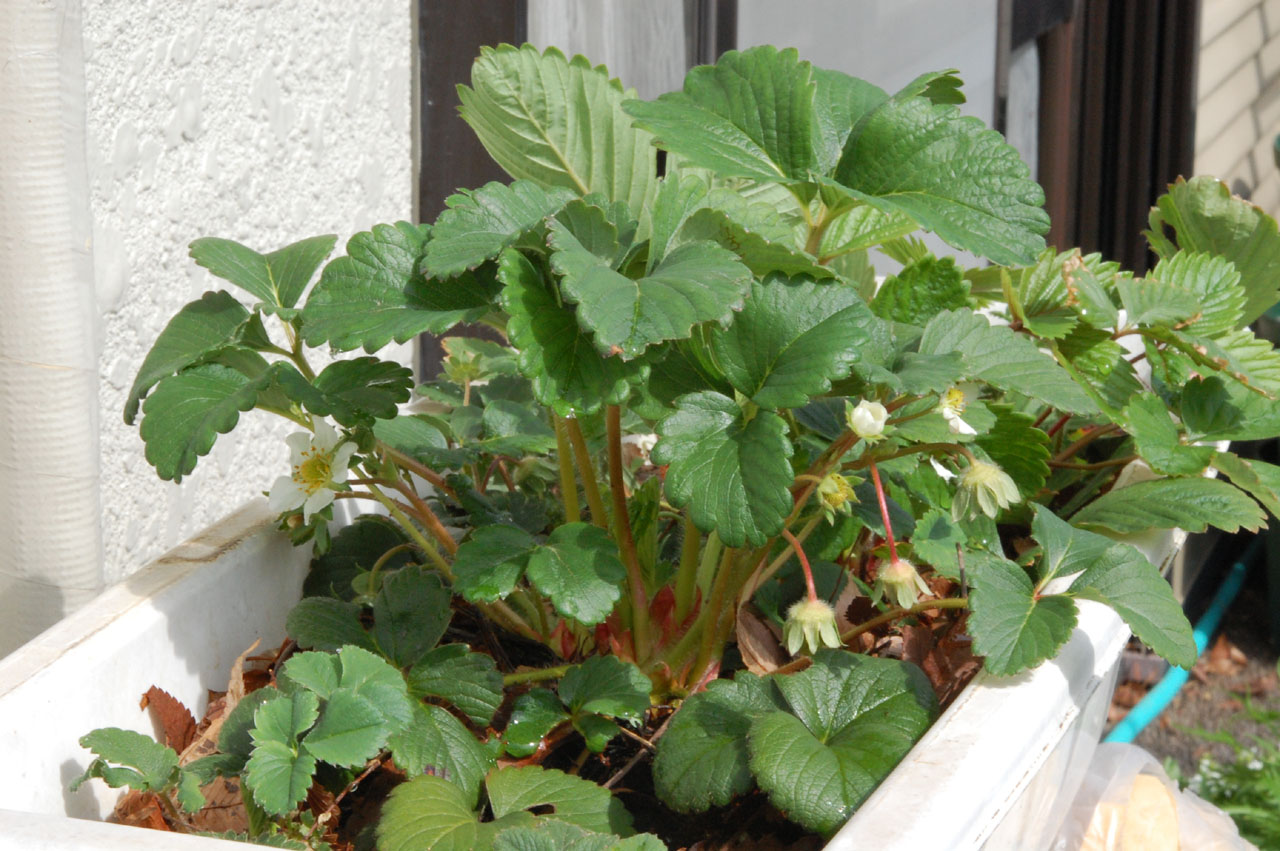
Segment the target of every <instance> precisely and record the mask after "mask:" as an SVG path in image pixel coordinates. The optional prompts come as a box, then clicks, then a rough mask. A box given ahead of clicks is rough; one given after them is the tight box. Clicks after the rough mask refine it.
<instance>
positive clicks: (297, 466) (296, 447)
mask: <svg viewBox="0 0 1280 851" xmlns="http://www.w3.org/2000/svg"><path fill="white" fill-rule="evenodd" d="M315 428H316V431H315V434H314V435H312V434H308V433H307V432H305V431H300V432H295V433H294V434H291V435H289V436H288V437H286V438H285V443H287V444H289V464H290V466H291V467H292V468H293V469H292V472H291V473H290V474H289V475H287V476H281V477H280V478H278V479H276V482H275V484H274V485H272V486H271V495H270V497H268V502H269V503H270V506H271V510H272V511H296V510H297V509H299V508H301V509H302V520H303V522H304V523H309V522H311V515H313V514H315V513H316V512H317V511H320V510H322V509H323V508H324V507H325V506H327V505H329V504H330V503H331V502H333V499H334V492H335V491H336V490H337V488H338V487H339V486H341V485H342V484H343V483H345V482H346V480H347V466H348V465H349V464H350V463H351V456H352V455H353V454H354V453H355V451H356V445H355V444H354V443H353V442H351V441H349V440H348V441H345V442H343V443H342V445H338V433H337V432H336V431H335V430H334V428H333V426H331V425H329V424H328V423H327V422H325V421H324V420H321V419H317V420H316V421H315Z"/></svg>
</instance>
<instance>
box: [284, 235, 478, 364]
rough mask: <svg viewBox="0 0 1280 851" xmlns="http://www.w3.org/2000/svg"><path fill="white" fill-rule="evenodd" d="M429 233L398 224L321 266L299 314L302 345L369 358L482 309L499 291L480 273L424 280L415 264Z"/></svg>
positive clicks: (353, 243)
mask: <svg viewBox="0 0 1280 851" xmlns="http://www.w3.org/2000/svg"><path fill="white" fill-rule="evenodd" d="M429 233H430V228H428V227H426V226H425V225H424V226H422V227H414V226H413V225H410V224H407V223H405V222H398V223H396V224H395V225H375V226H374V228H373V230H371V231H364V232H362V233H358V234H356V235H355V236H353V237H351V239H350V240H349V241H348V242H347V254H346V256H345V257H339V258H338V259H336V260H334V261H332V262H331V263H329V265H327V266H325V267H324V272H323V273H321V275H320V281H319V283H317V284H316V286H315V289H314V290H312V292H311V295H310V296H309V297H308V299H307V304H306V307H304V308H303V309H302V322H303V328H302V336H303V339H305V340H306V342H307V345H310V346H318V345H320V344H322V343H328V344H329V345H330V346H332V347H333V348H335V349H338V350H340V351H347V350H349V349H355V348H359V347H361V346H363V347H364V350H365V351H367V352H374V351H377V350H378V349H380V348H382V347H383V346H385V345H386V344H387V343H388V342H390V341H391V340H395V341H396V342H397V343H403V342H405V341H406V340H409V339H412V338H413V337H415V336H417V335H418V334H421V333H422V332H424V331H430V332H432V333H436V334H440V333H443V332H445V331H447V330H449V329H450V328H452V327H453V326H454V325H456V324H457V323H459V322H466V321H470V320H473V319H477V318H479V317H480V316H482V315H483V314H484V313H485V312H486V311H488V310H489V307H490V305H491V303H492V301H493V298H494V296H495V295H496V293H497V285H496V283H495V282H494V281H493V280H492V276H491V275H490V274H488V273H487V272H486V271H485V270H480V271H479V272H476V273H474V274H473V273H470V272H467V273H463V274H462V275H461V276H460V277H458V278H454V279H451V280H444V279H439V278H425V277H423V275H422V272H421V271H420V269H419V264H420V263H421V261H422V258H423V255H424V254H425V253H426V246H427V239H428V234H429Z"/></svg>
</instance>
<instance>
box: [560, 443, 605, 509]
mask: <svg viewBox="0 0 1280 851" xmlns="http://www.w3.org/2000/svg"><path fill="white" fill-rule="evenodd" d="M564 425H565V430H566V431H568V432H569V444H570V445H571V446H572V447H573V460H574V461H575V462H577V465H578V475H579V476H580V477H581V478H582V490H583V492H584V493H585V494H586V495H587V507H588V508H590V509H591V522H592V523H594V524H596V525H597V526H599V527H600V528H601V529H608V528H609V514H608V512H607V511H605V508H604V500H603V499H601V498H600V486H599V485H598V484H596V471H595V467H594V466H592V464H591V453H590V452H589V451H588V450H587V440H586V438H584V437H583V436H582V427H581V426H579V425H578V421H577V419H572V418H566V419H565V421H564Z"/></svg>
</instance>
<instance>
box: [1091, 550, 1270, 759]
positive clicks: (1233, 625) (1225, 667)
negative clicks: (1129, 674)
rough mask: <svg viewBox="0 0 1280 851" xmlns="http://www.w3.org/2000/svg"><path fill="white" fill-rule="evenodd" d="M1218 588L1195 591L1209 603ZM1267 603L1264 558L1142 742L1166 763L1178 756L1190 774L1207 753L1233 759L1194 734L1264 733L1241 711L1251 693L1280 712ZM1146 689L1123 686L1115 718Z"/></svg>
mask: <svg viewBox="0 0 1280 851" xmlns="http://www.w3.org/2000/svg"><path fill="white" fill-rule="evenodd" d="M1222 566H1225V564H1224V565H1222ZM1206 570H1207V569H1206ZM1214 590H1216V583H1214V584H1212V585H1211V586H1210V587H1209V589H1208V591H1207V592H1206V593H1204V594H1201V593H1200V589H1196V590H1195V591H1194V592H1193V593H1194V594H1195V596H1196V597H1197V598H1198V599H1201V598H1202V599H1204V600H1206V601H1207V598H1208V596H1209V595H1211V594H1212V593H1213V591H1214ZM1202 605H1203V604H1202ZM1267 605H1268V604H1267V587H1266V568H1265V565H1264V564H1263V563H1262V560H1261V558H1260V559H1259V560H1258V562H1257V563H1255V564H1254V565H1253V567H1252V568H1251V570H1250V573H1249V577H1248V579H1247V581H1246V583H1245V586H1244V588H1243V589H1242V590H1241V592H1240V595H1239V596H1238V597H1237V598H1236V600H1235V602H1234V603H1233V604H1232V606H1231V608H1230V610H1228V612H1227V616H1226V617H1225V618H1224V620H1223V625H1222V628H1221V629H1220V630H1219V633H1218V637H1217V639H1216V640H1215V641H1214V643H1213V644H1211V646H1210V649H1209V651H1208V652H1206V653H1205V654H1204V655H1203V656H1202V657H1201V658H1200V662H1199V663H1198V664H1197V665H1196V667H1195V669H1194V670H1193V671H1192V674H1191V677H1190V678H1189V679H1188V681H1187V684H1186V685H1185V686H1183V688H1182V690H1181V691H1180V692H1179V693H1178V695H1177V697H1175V698H1174V699H1173V701H1172V702H1171V703H1170V704H1169V706H1168V707H1167V708H1166V709H1165V711H1164V712H1163V713H1162V714H1161V715H1160V717H1159V718H1157V719H1156V720H1155V721H1154V722H1152V723H1151V724H1150V725H1148V726H1147V728H1146V729H1145V730H1143V731H1142V733H1141V734H1140V735H1139V736H1138V738H1137V741H1136V744H1138V745H1139V746H1141V747H1143V748H1146V749H1147V750H1148V751H1150V752H1151V753H1153V754H1155V755H1156V757H1158V758H1160V759H1164V758H1165V757H1172V758H1173V759H1174V760H1176V761H1177V762H1178V764H1179V766H1180V767H1181V768H1182V771H1183V772H1184V774H1185V775H1190V774H1191V773H1192V772H1193V771H1194V770H1195V767H1196V764H1197V763H1198V762H1199V760H1200V758H1201V756H1202V755H1204V754H1206V753H1211V752H1212V753H1214V754H1215V755H1216V756H1217V757H1218V758H1219V759H1221V760H1224V761H1229V760H1230V759H1231V750H1230V748H1229V747H1228V746H1226V745H1221V744H1211V743H1207V742H1205V741H1204V740H1203V739H1201V738H1198V737H1197V736H1195V735H1194V734H1193V733H1192V732H1191V730H1194V729H1197V728H1200V729H1205V730H1212V731H1218V730H1228V731H1230V732H1231V733H1232V734H1234V735H1235V736H1236V737H1237V738H1239V739H1241V740H1243V741H1248V740H1249V736H1250V735H1251V734H1254V733H1259V732H1262V731H1263V730H1264V728H1262V727H1261V726H1260V725H1258V724H1256V723H1255V722H1253V721H1252V720H1250V719H1249V718H1248V716H1247V715H1246V714H1245V713H1243V712H1241V711H1240V710H1241V708H1242V707H1243V703H1244V696H1245V695H1248V697H1249V700H1250V701H1251V702H1252V704H1253V705H1254V706H1256V707H1262V708H1267V709H1273V710H1280V683H1278V682H1277V677H1276V657H1277V654H1276V650H1275V649H1274V647H1273V646H1272V645H1271V641H1270V635H1269V626H1268V617H1267ZM1145 690H1146V686H1142V685H1140V684H1133V683H1130V684H1121V686H1120V687H1119V688H1118V689H1117V693H1116V700H1115V702H1114V703H1113V706H1112V718H1113V720H1114V719H1115V718H1118V717H1119V716H1120V715H1122V714H1123V712H1125V711H1127V705H1132V702H1133V701H1135V700H1136V699H1137V698H1140V697H1141V695H1142V694H1143V693H1145ZM1126 704H1127V705H1126Z"/></svg>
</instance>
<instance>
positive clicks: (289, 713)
mask: <svg viewBox="0 0 1280 851" xmlns="http://www.w3.org/2000/svg"><path fill="white" fill-rule="evenodd" d="M319 707H320V700H319V698H317V697H316V696H315V695H314V694H312V693H311V692H309V691H299V692H297V693H295V694H292V695H282V696H280V697H274V698H271V699H270V700H267V701H265V702H263V703H262V705H260V706H259V707H258V709H257V711H256V712H254V714H253V730H252V731H251V733H250V736H251V737H252V739H253V745H254V747H253V753H252V754H251V755H250V757H249V761H248V762H247V763H246V764H245V773H244V782H245V785H247V786H248V787H249V790H250V791H251V792H252V793H253V800H254V802H255V803H256V804H257V805H258V806H260V807H262V809H264V810H266V811H267V812H268V813H271V814H272V815H284V814H285V813H287V812H289V811H290V810H292V809H293V808H294V807H295V806H296V805H297V804H298V802H299V801H301V800H302V799H303V798H304V797H306V794H307V790H308V789H310V788H311V776H312V775H313V774H314V773H315V770H316V759H315V757H314V756H312V755H311V754H310V753H309V752H308V751H306V750H304V749H302V748H300V747H299V746H298V738H299V737H300V736H301V735H302V734H303V733H304V732H306V731H307V730H308V729H309V728H310V727H311V725H312V724H314V723H315V720H316V717H317V716H318V715H319Z"/></svg>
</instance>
